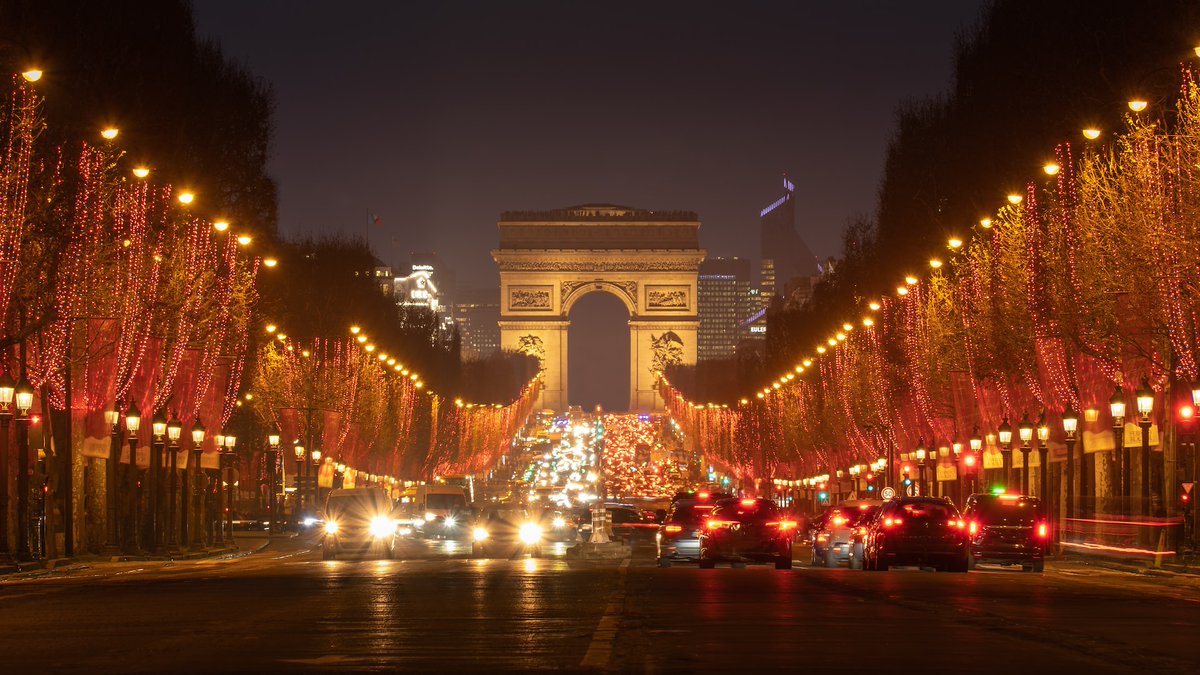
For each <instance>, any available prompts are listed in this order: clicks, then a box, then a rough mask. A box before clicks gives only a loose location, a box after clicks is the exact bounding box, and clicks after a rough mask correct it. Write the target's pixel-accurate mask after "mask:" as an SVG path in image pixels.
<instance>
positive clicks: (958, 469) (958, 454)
mask: <svg viewBox="0 0 1200 675" xmlns="http://www.w3.org/2000/svg"><path fill="white" fill-rule="evenodd" d="M950 452H951V453H952V456H953V457H954V474H955V475H954V477H955V478H956V479H957V480H955V481H954V492H955V495H954V496H955V497H956V498H957V499H958V503H959V504H962V503H963V502H964V499H963V486H964V485H965V484H966V483H965V481H966V476H965V475H964V474H965V473H966V472H965V471H963V463H962V460H963V444H962V443H960V442H959V441H953V442H951V443H950Z"/></svg>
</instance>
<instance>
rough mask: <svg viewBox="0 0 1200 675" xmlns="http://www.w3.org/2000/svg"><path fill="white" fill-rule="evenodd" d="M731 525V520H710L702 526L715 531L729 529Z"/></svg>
mask: <svg viewBox="0 0 1200 675" xmlns="http://www.w3.org/2000/svg"><path fill="white" fill-rule="evenodd" d="M732 524H733V521H731V520H710V521H708V522H706V523H705V524H704V526H705V527H706V528H708V529H710V530H716V529H720V528H722V527H729V526H730V525H732Z"/></svg>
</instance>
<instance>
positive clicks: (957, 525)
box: [863, 497, 969, 572]
mask: <svg viewBox="0 0 1200 675" xmlns="http://www.w3.org/2000/svg"><path fill="white" fill-rule="evenodd" d="M968 553H969V551H968V544H967V528H966V521H965V520H963V519H962V517H961V516H960V514H959V512H958V509H957V508H956V507H955V506H954V504H953V502H951V501H950V500H949V499H944V498H939V497H900V498H898V499H893V500H891V501H889V502H887V503H886V504H884V505H883V507H881V508H880V510H879V515H878V516H877V517H875V518H874V519H872V520H871V524H870V526H869V527H868V528H867V531H866V533H865V534H864V538H863V569H867V570H872V571H886V570H887V569H888V568H890V567H892V566H900V565H919V566H923V567H924V566H929V567H933V568H934V569H937V570H941V571H947V572H966V571H967V565H968V562H967V560H968V557H969V556H968Z"/></svg>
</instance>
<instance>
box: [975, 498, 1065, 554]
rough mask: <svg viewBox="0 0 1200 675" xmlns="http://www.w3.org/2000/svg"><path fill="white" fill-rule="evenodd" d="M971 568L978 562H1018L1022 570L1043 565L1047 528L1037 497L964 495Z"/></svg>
mask: <svg viewBox="0 0 1200 675" xmlns="http://www.w3.org/2000/svg"><path fill="white" fill-rule="evenodd" d="M963 519H964V520H966V521H967V536H968V537H969V539H970V548H971V555H970V557H969V558H968V559H967V563H968V566H969V567H970V568H971V569H974V568H975V565H977V564H979V563H992V564H998V565H1020V566H1021V568H1022V569H1023V570H1025V571H1026V572H1042V571H1043V570H1044V569H1045V553H1046V543H1047V542H1048V541H1049V540H1050V538H1049V537H1050V529H1049V526H1048V525H1047V524H1046V520H1045V519H1044V518H1043V515H1042V503H1041V501H1040V500H1039V499H1038V498H1037V497H1030V496H1028V495H1018V494H974V495H971V496H970V497H968V498H967V504H966V508H965V509H964V510H963Z"/></svg>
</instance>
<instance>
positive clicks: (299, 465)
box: [294, 443, 305, 530]
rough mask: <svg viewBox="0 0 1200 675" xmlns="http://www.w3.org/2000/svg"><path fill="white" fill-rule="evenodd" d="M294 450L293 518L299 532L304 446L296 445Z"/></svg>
mask: <svg viewBox="0 0 1200 675" xmlns="http://www.w3.org/2000/svg"><path fill="white" fill-rule="evenodd" d="M295 450H296V492H295V495H296V504H295V509H294V510H295V516H296V529H297V530H299V529H300V525H301V523H302V522H303V520H304V516H303V513H302V512H303V510H304V490H305V486H304V473H305V471H304V468H305V467H304V446H303V445H300V444H299V443H297V444H296V448H295Z"/></svg>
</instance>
